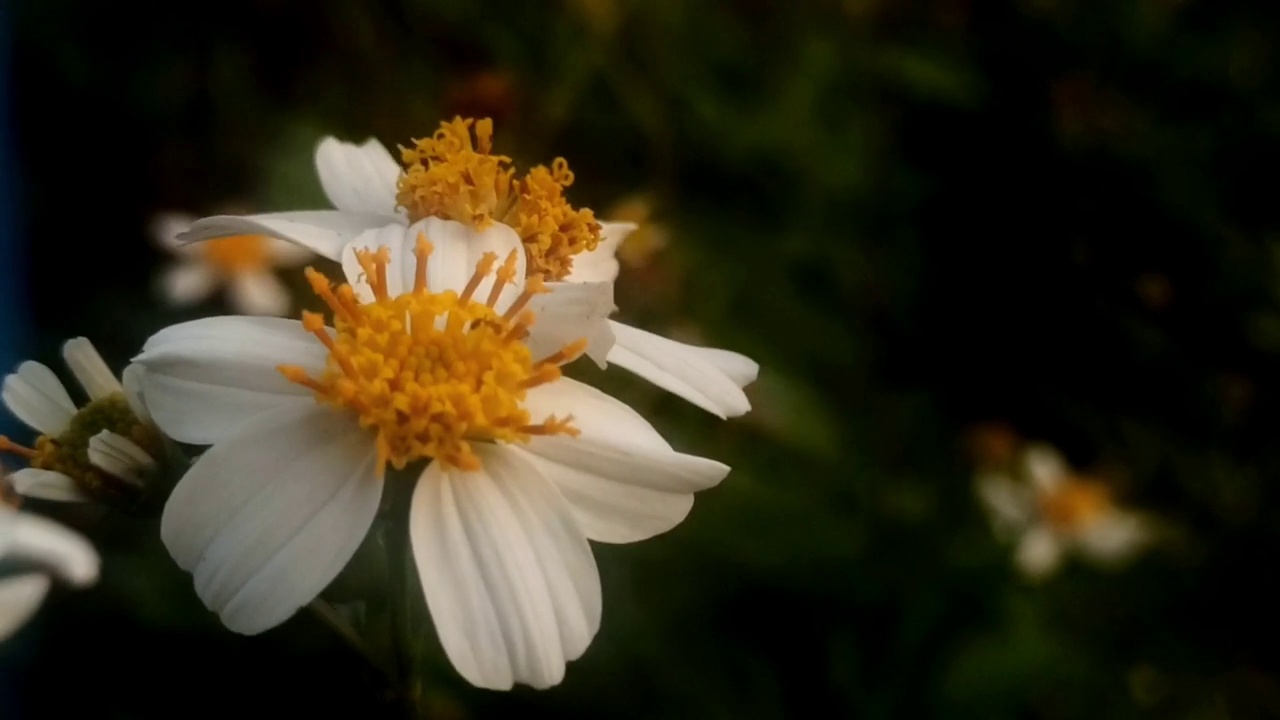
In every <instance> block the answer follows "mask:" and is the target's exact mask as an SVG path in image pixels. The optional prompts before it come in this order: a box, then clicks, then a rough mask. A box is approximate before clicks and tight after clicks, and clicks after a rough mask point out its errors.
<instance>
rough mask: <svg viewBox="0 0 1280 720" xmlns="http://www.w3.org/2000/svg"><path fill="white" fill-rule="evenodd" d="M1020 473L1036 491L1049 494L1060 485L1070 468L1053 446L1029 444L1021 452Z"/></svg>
mask: <svg viewBox="0 0 1280 720" xmlns="http://www.w3.org/2000/svg"><path fill="white" fill-rule="evenodd" d="M1022 472H1023V473H1024V474H1025V477H1026V479H1027V482H1029V483H1031V485H1032V486H1033V487H1035V488H1036V489H1037V490H1039V491H1040V492H1049V491H1051V490H1053V489H1055V488H1057V487H1058V486H1060V485H1061V484H1062V481H1063V480H1064V479H1066V477H1067V475H1069V474H1070V472H1071V468H1070V467H1068V466H1067V461H1066V460H1064V459H1063V457H1062V455H1061V454H1060V453H1059V452H1058V451H1057V450H1055V449H1054V448H1053V446H1051V445H1046V444H1044V443H1030V444H1028V445H1027V447H1026V449H1025V450H1023V452H1022Z"/></svg>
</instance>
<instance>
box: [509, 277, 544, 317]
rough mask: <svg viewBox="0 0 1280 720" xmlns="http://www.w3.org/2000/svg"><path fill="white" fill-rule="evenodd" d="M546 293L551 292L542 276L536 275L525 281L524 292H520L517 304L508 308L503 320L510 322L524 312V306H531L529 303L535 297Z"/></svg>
mask: <svg viewBox="0 0 1280 720" xmlns="http://www.w3.org/2000/svg"><path fill="white" fill-rule="evenodd" d="M545 292H550V290H548V289H547V286H546V285H544V284H543V282H542V276H540V275H534V276H532V277H530V278H529V279H528V280H526V281H525V284H524V290H522V291H520V296H519V297H517V298H516V301H515V302H513V303H511V307H509V308H507V311H506V312H505V313H503V315H502V318H503V319H504V320H510V319H511V318H513V317H515V316H516V313H519V312H520V311H521V310H524V306H525V305H528V304H529V301H530V300H532V299H533V296H534V295H538V294H541V293H545Z"/></svg>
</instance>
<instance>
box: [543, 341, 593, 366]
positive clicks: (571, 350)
mask: <svg viewBox="0 0 1280 720" xmlns="http://www.w3.org/2000/svg"><path fill="white" fill-rule="evenodd" d="M586 351H587V339H586V338H578V339H577V340H574V341H573V342H571V343H569V344H568V345H565V346H564V347H562V348H560V349H559V350H557V351H555V352H553V353H551V354H550V355H548V356H546V357H544V358H542V359H541V360H539V361H538V362H537V364H538V365H539V366H543V365H555V366H556V367H559V366H561V365H564V364H565V363H569V362H573V361H574V360H577V359H578V358H579V357H581V356H582V353H584V352H586Z"/></svg>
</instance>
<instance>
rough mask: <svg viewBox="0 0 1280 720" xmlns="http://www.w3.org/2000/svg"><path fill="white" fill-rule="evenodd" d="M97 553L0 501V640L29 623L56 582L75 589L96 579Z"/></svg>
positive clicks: (61, 530)
mask: <svg viewBox="0 0 1280 720" xmlns="http://www.w3.org/2000/svg"><path fill="white" fill-rule="evenodd" d="M98 565H99V560H98V553H97V552H96V551H95V550H94V549H93V546H92V545H90V544H89V541H87V540H85V539H84V537H83V536H81V535H80V533H77V532H75V531H74V530H71V529H69V528H66V527H63V526H62V525H59V524H58V523H55V522H53V521H52V520H46V519H45V518H42V517H39V516H37V515H32V514H31V513H25V512H19V511H18V510H16V509H14V508H12V507H10V506H9V505H7V504H5V503H3V502H0V568H6V567H7V568H10V570H8V571H5V570H3V569H0V641H3V640H6V639H8V638H9V637H10V636H11V635H13V634H14V633H15V632H17V631H18V629H19V628H21V627H22V626H23V625H25V624H26V623H27V621H28V620H30V619H31V616H32V615H34V614H35V612H36V610H38V609H39V608H40V604H41V603H42V602H44V598H45V595H46V594H47V593H48V592H49V586H50V584H51V583H52V580H53V579H54V578H57V579H59V580H62V581H63V582H65V583H67V584H68V585H71V586H73V587H87V586H89V585H92V584H93V583H95V582H97V580H98Z"/></svg>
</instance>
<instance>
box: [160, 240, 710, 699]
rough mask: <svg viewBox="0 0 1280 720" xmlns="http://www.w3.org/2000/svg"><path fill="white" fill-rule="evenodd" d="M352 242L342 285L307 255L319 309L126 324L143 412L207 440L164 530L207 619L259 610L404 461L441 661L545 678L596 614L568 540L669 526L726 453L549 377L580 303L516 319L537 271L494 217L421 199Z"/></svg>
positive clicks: (594, 591)
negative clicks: (209, 614) (154, 325)
mask: <svg viewBox="0 0 1280 720" xmlns="http://www.w3.org/2000/svg"><path fill="white" fill-rule="evenodd" d="M375 240H385V241H386V242H382V243H376V242H374V241H375ZM428 240H429V241H428ZM410 241H411V242H410ZM361 247H362V248H364V249H361V250H359V251H358V252H355V251H353V252H352V253H351V254H350V255H349V257H348V260H349V262H350V263H354V264H355V265H357V266H358V267H359V268H360V270H361V273H362V275H361V276H362V278H363V282H361V283H360V285H359V287H355V288H353V287H352V286H350V285H341V286H339V287H336V288H334V287H331V285H330V283H329V281H328V280H326V279H325V278H324V277H323V276H321V275H320V274H319V273H316V272H314V271H311V270H308V273H307V275H308V278H309V280H310V281H311V283H312V286H313V288H314V289H315V291H316V293H317V295H319V296H320V297H321V298H322V299H323V300H324V301H325V303H326V304H328V306H329V307H330V308H331V309H332V311H333V315H334V318H335V319H334V322H333V325H332V326H326V325H325V321H324V318H323V317H322V316H321V315H319V314H315V313H304V315H303V319H302V321H301V322H298V321H296V320H284V319H274V318H246V317H215V318H206V319H202V320H195V321H192V322H188V323H184V324H180V325H176V326H173V327H170V328H167V329H165V330H163V331H161V332H159V333H157V334H156V335H155V336H153V337H152V338H151V339H150V340H148V341H147V343H146V345H145V346H144V348H143V351H142V353H141V355H139V356H138V358H137V359H136V362H138V363H139V364H141V365H143V366H144V367H145V368H146V372H145V373H144V374H143V387H144V390H145V393H144V394H145V397H146V398H147V406H148V408H149V409H150V410H151V412H152V415H153V417H155V419H156V421H157V423H158V424H159V425H160V427H161V428H162V429H163V430H164V431H165V432H166V433H168V434H169V435H171V436H172V437H174V438H175V439H177V440H180V441H183V442H189V443H196V444H212V445H213V447H212V448H210V449H209V450H208V451H207V452H205V453H204V454H203V455H201V456H200V458H199V459H198V460H197V461H196V462H195V464H194V465H193V466H192V467H191V469H190V471H189V472H188V473H187V474H186V476H185V477H184V478H183V479H182V480H181V481H180V482H179V483H178V485H177V487H176V488H175V489H174V491H173V494H172V496H171V497H170V499H169V502H168V504H167V505H166V507H165V511H164V516H163V519H162V522H161V535H162V538H163V540H164V542H165V545H166V546H167V547H168V548H169V551H170V553H171V554H172V555H173V557H174V559H175V560H176V561H177V562H178V564H179V565H181V566H182V567H183V568H185V569H188V570H190V571H191V572H192V573H193V575H194V580H195V587H196V592H197V594H198V595H199V596H200V598H201V599H202V600H203V601H204V603H205V604H206V605H207V606H208V607H209V608H210V609H211V610H213V611H214V612H216V613H218V615H219V616H220V617H221V619H222V621H223V622H224V623H225V624H226V625H227V627H229V628H230V629H232V630H234V631H236V632H240V633H244V634H253V633H259V632H262V631H264V630H267V629H268V628H271V627H273V626H275V625H277V624H279V623H281V622H283V621H284V620H286V619H287V618H289V617H290V616H291V615H293V613H294V612H295V611H297V610H298V609H299V608H300V607H302V606H303V605H305V604H307V603H308V602H310V601H311V600H312V599H313V598H315V597H316V596H317V594H318V593H320V592H321V591H322V590H323V589H324V588H325V587H326V586H327V585H328V584H329V582H330V581H331V580H333V578H334V577H335V576H336V575H337V574H338V572H339V571H340V570H341V569H342V567H343V566H344V565H345V564H346V563H347V562H348V560H350V558H351V557H352V555H353V553H355V551H356V548H357V547H358V546H359V545H360V543H361V541H362V540H363V538H364V537H365V534H366V533H367V531H368V530H369V527H370V525H371V524H372V522H373V520H374V516H375V513H376V512H377V511H378V507H379V502H380V500H381V497H382V491H383V483H384V481H390V482H402V481H408V482H413V483H414V484H415V486H414V487H415V489H414V491H413V499H412V506H411V508H410V509H409V512H410V518H409V538H408V540H409V541H410V543H411V546H412V550H413V555H414V558H415V560H416V562H417V567H418V573H419V576H420V577H421V579H422V589H423V592H424V595H425V598H426V602H427V606H428V608H429V610H430V613H431V616H432V619H433V621H434V623H435V627H436V631H437V634H438V635H439V637H440V640H441V644H442V645H443V647H444V650H445V652H446V654H447V655H448V656H449V658H450V660H451V661H452V662H453V664H454V666H455V667H456V668H457V669H458V671H459V672H460V673H461V674H462V675H463V676H464V677H465V678H466V679H467V680H469V681H470V682H472V683H473V684H475V685H478V686H481V687H486V688H495V689H505V688H509V687H511V686H512V685H513V683H524V684H528V685H532V686H534V687H539V688H542V687H548V686H551V685H555V684H556V683H558V682H560V680H561V678H562V677H563V675H564V669H565V664H566V662H567V661H569V660H573V659H575V658H577V657H579V656H580V655H581V654H582V653H583V652H584V651H585V650H586V648H587V645H588V644H589V643H590V641H591V639H592V637H593V636H594V635H595V633H596V630H597V629H598V628H599V624H600V611H601V599H600V581H599V577H598V575H597V571H596V565H595V562H594V559H593V557H592V553H591V548H590V547H589V545H588V543H587V541H588V539H591V540H597V541H602V542H613V543H623V542H634V541H638V540H642V539H645V538H648V537H651V536H653V535H656V534H658V533H661V532H664V531H666V530H669V529H670V528H672V527H674V526H675V525H677V524H678V523H679V522H680V521H681V520H683V519H684V517H685V516H686V515H687V514H688V512H689V509H690V507H691V506H692V503H693V494H694V493H695V492H696V491H699V490H703V489H705V488H708V487H711V486H713V485H715V484H717V483H718V482H719V481H720V480H721V479H723V478H724V476H725V475H726V473H727V472H728V470H729V468H728V467H726V466H725V465H723V464H721V463H718V462H715V461H713V460H708V459H704V458H700V457H694V456H691V455H685V454H682V453H679V452H677V451H675V450H673V449H672V448H671V446H670V445H669V444H667V443H666V441H664V440H663V439H662V437H661V436H660V435H659V434H658V433H657V432H656V431H655V430H654V429H653V427H651V426H650V425H649V423H647V422H646V421H645V420H644V419H643V418H642V417H640V415H639V414H637V413H636V412H635V411H633V410H632V409H631V408H629V407H627V406H626V405H625V404H623V403H621V402H619V401H617V400H615V399H613V398H611V397H609V396H608V395H605V394H604V393H601V392H600V391H598V390H595V389H594V388H591V387H589V386H587V385H584V384H581V383H578V382H575V381H573V380H571V379H568V378H565V377H562V376H561V374H560V368H559V366H560V365H561V364H563V363H565V362H568V361H569V360H572V359H573V358H574V357H576V356H577V355H578V354H579V353H580V352H581V351H582V348H583V346H584V345H585V342H584V341H583V340H577V341H573V342H567V341H566V340H565V339H564V338H566V337H567V333H568V331H569V330H571V329H572V328H573V327H575V325H577V324H579V323H580V322H581V318H577V319H574V318H572V317H570V316H569V314H568V313H567V311H564V308H565V307H568V306H566V305H561V306H559V307H560V309H561V311H562V312H564V313H565V314H564V315H563V316H562V317H559V318H556V317H542V316H537V317H536V322H535V313H534V311H533V309H532V308H534V307H536V306H537V305H538V303H539V302H540V301H542V300H543V299H545V298H546V297H547V294H546V290H547V288H546V287H543V285H542V283H541V282H540V281H538V280H537V279H536V276H535V277H534V278H529V279H528V280H526V273H525V267H524V263H525V254H524V252H523V248H522V246H521V244H520V239H519V237H517V236H516V234H515V232H514V231H512V230H511V228H509V227H507V226H505V225H501V224H493V225H491V226H490V227H489V228H488V229H486V230H484V231H482V232H478V231H476V230H474V229H472V228H469V227H467V226H465V225H463V224H461V223H457V222H453V221H448V220H441V219H438V218H428V219H426V220H424V221H421V222H418V223H415V224H414V225H412V226H410V227H408V228H405V227H401V226H392V227H383V228H381V229H378V230H373V231H370V233H368V234H367V235H366V236H364V237H363V238H362V239H361ZM375 247H376V248H377V249H376V250H374V249H372V248H375ZM495 268H496V269H495ZM473 269H474V270H473ZM559 291H560V290H556V291H555V292H559ZM552 294H554V292H553V293H552ZM578 307H579V309H580V310H581V311H582V312H584V313H589V312H591V311H592V308H591V305H590V304H589V303H584V304H581V305H579V306H578ZM424 463H428V464H425V468H424V467H423V465H424ZM388 465H389V466H391V467H392V468H394V469H396V470H397V471H404V472H403V473H401V472H397V473H393V474H388V473H387V472H386V468H387V466H388ZM407 473H412V475H409V476H407V475H406V474H407ZM410 478H411V479H410Z"/></svg>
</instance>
